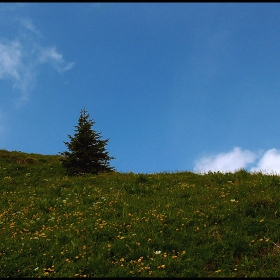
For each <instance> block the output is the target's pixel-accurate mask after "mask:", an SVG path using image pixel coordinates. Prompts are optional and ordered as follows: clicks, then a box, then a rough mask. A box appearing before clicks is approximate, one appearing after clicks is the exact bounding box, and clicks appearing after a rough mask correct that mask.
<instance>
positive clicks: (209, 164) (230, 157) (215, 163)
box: [194, 147, 280, 174]
mask: <svg viewBox="0 0 280 280" xmlns="http://www.w3.org/2000/svg"><path fill="white" fill-rule="evenodd" d="M250 165H253V167H250ZM238 169H246V170H248V171H250V172H262V173H268V174H271V173H277V174H280V151H279V150H277V149H275V148H272V149H269V150H267V151H266V152H258V153H255V152H252V151H249V150H242V149H241V148H240V147H234V148H233V150H232V151H230V152H227V153H219V154H216V155H211V156H205V157H201V158H200V159H198V160H197V161H196V162H195V167H194V172H198V173H205V172H208V171H212V172H217V171H220V172H235V171H237V170H238Z"/></svg>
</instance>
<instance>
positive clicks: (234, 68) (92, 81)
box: [0, 3, 280, 173]
mask: <svg viewBox="0 0 280 280" xmlns="http://www.w3.org/2000/svg"><path fill="white" fill-rule="evenodd" d="M279 30H280V4H279V3H252V4H251V3H221V4H219V3H128V4H126V3H102V4H101V3H65V4H64V3H54V4H52V3H35V4H29V3H23V4H16V3H2V4H0V148H2V149H6V150H11V151H12V150H17V151H22V152H28V153H40V154H58V153H59V152H62V151H65V150H66V146H65V145H64V143H63V141H68V140H69V138H68V136H67V135H68V134H70V135H73V134H74V126H75V125H77V121H78V118H79V115H80V111H81V109H83V108H85V109H86V110H87V111H88V113H89V114H90V117H91V118H92V119H93V120H94V121H95V122H96V124H95V125H94V126H93V129H94V130H96V131H97V132H101V133H102V137H103V139H107V138H110V140H109V143H108V145H107V149H108V151H109V153H110V155H111V156H114V157H116V159H115V160H112V161H111V165H112V166H114V167H115V168H116V169H117V171H120V172H129V171H132V172H135V173H156V172H165V171H167V172H177V171H186V170H187V171H195V172H208V171H209V170H211V171H222V172H225V171H235V170H237V169H240V168H245V169H247V170H249V171H258V170H261V171H262V172H277V173H278V172H279V173H280V109H279V108H280V106H279V104H280V68H279V62H280V51H279V49H280V31H279Z"/></svg>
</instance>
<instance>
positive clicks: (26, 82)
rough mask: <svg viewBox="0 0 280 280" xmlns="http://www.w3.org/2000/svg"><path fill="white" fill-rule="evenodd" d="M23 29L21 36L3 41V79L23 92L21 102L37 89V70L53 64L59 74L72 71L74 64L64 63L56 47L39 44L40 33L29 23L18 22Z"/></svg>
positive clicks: (0, 65) (0, 60)
mask: <svg viewBox="0 0 280 280" xmlns="http://www.w3.org/2000/svg"><path fill="white" fill-rule="evenodd" d="M19 23H20V25H21V26H22V27H23V30H24V31H22V33H21V34H20V36H18V37H17V38H15V39H13V40H7V39H5V38H0V80H3V81H10V82H12V85H13V89H16V90H19V91H20V97H19V98H18V101H21V102H22V101H25V100H27V99H28V97H29V94H30V92H31V90H32V89H33V88H34V87H35V82H36V73H37V72H38V71H37V70H38V67H39V66H42V65H44V64H49V65H51V66H52V67H53V68H54V69H55V70H56V71H58V72H59V73H61V72H64V71H67V70H70V69H71V68H72V67H73V65H74V63H67V62H65V60H64V58H63V56H62V54H60V53H58V52H57V50H56V48H55V47H54V46H53V47H46V46H43V45H42V44H40V42H39V37H40V32H39V31H38V30H37V29H36V27H35V26H34V25H33V24H32V22H31V21H30V20H28V21H27V20H22V21H20V22H19Z"/></svg>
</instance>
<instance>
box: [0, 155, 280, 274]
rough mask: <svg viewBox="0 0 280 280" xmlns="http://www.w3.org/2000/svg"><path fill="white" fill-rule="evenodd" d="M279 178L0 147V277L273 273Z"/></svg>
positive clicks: (276, 268) (275, 269) (275, 270)
mask: <svg viewBox="0 0 280 280" xmlns="http://www.w3.org/2000/svg"><path fill="white" fill-rule="evenodd" d="M279 188H280V178H279V177H278V176H274V175H263V174H261V173H257V174H249V173H247V172H246V171H244V170H240V171H239V172H235V173H226V174H222V173H219V172H218V173H208V174H205V175H201V174H194V173H191V172H178V173H158V174H133V173H126V174H124V173H118V172H113V173H109V174H101V175H90V174H89V175H83V176H79V177H67V176H65V174H64V170H63V168H62V166H61V165H60V164H59V156H46V155H39V154H26V153H22V152H15V151H14V152H8V151H5V150H0V192H1V200H0V229H1V234H0V264H1V265H0V277H8V276H9V277H19V276H24V277H27V276H28V277H126V276H128V277H129V276H131V277H133V276H134V277H135V276H136V277H149V276H151V277H217V276H221V277H223V276H227V277H245V276H250V277H268V276H270V277H273V276H277V277H279V276H280V268H279V253H278V251H279V249H280V244H279V247H278V243H277V242H278V239H279V231H280V229H279V211H280V208H279V206H280V203H279V198H280V192H279Z"/></svg>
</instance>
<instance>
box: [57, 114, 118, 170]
mask: <svg viewBox="0 0 280 280" xmlns="http://www.w3.org/2000/svg"><path fill="white" fill-rule="evenodd" d="M94 124H95V122H94V121H93V120H91V119H89V114H88V113H87V111H86V110H85V109H83V110H81V114H80V117H79V120H78V125H77V126H74V127H75V128H76V129H75V134H74V136H71V135H68V137H69V138H70V142H64V141H63V142H64V144H65V145H66V146H67V148H68V150H69V151H65V152H62V153H60V154H61V155H62V156H63V157H62V158H61V163H62V165H63V166H64V167H65V168H66V170H67V173H68V174H69V175H78V174H81V173H93V174H98V173H100V172H103V171H113V170H114V168H113V167H110V164H109V162H110V160H111V159H114V157H110V156H109V153H108V152H107V151H106V149H105V146H106V145H107V143H108V141H109V139H106V140H101V133H97V132H96V131H94V130H92V129H91V127H92V126H93V125H94Z"/></svg>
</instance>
